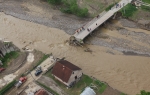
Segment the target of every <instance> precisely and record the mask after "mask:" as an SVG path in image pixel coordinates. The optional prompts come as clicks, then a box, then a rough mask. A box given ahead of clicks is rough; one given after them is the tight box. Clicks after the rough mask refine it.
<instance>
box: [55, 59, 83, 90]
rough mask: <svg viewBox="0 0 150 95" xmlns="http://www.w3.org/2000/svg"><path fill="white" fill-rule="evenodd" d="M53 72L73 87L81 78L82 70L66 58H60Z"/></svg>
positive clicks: (57, 77) (56, 76)
mask: <svg viewBox="0 0 150 95" xmlns="http://www.w3.org/2000/svg"><path fill="white" fill-rule="evenodd" d="M52 74H53V76H54V77H55V78H56V79H57V80H59V81H61V82H62V83H64V84H65V85H67V86H68V87H71V86H72V85H74V84H75V83H76V82H77V81H79V80H80V78H81V76H82V70H81V69H80V68H79V67H77V66H75V65H73V64H72V63H70V62H68V61H66V60H60V61H57V62H56V64H55V66H54V68H53V70H52Z"/></svg>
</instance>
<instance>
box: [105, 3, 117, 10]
mask: <svg viewBox="0 0 150 95" xmlns="http://www.w3.org/2000/svg"><path fill="white" fill-rule="evenodd" d="M114 5H115V4H111V5H109V6H108V7H107V8H106V9H105V11H109V10H110V9H111V8H112V7H113V6H114Z"/></svg>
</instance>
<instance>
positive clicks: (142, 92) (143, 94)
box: [137, 90, 150, 95]
mask: <svg viewBox="0 0 150 95" xmlns="http://www.w3.org/2000/svg"><path fill="white" fill-rule="evenodd" d="M137 95H150V92H146V91H145V90H142V91H141V94H137Z"/></svg>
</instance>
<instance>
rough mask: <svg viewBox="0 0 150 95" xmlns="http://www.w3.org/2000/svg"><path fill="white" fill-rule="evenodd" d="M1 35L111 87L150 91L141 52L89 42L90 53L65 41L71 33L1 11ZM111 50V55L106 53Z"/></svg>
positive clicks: (146, 60)
mask: <svg viewBox="0 0 150 95" xmlns="http://www.w3.org/2000/svg"><path fill="white" fill-rule="evenodd" d="M0 16H1V18H0V22H1V24H0V27H1V28H0V37H1V38H5V39H6V40H10V41H13V43H14V44H15V45H17V46H18V47H19V48H23V47H24V46H27V47H29V48H34V49H37V50H40V51H42V52H44V53H51V52H52V53H53V54H54V56H57V57H66V60H68V61H70V62H72V63H74V64H75V65H77V66H79V67H81V68H82V69H83V72H84V73H86V74H88V75H90V76H93V77H96V78H97V79H99V80H102V81H105V82H107V83H108V84H109V85H110V86H111V87H113V88H115V89H118V90H119V91H122V92H124V93H128V94H131V95H135V94H137V93H139V92H140V90H143V89H144V90H147V91H149V90H150V88H149V86H150V77H148V76H147V74H148V73H150V71H149V69H150V59H149V58H148V57H142V56H124V55H122V53H120V52H118V51H115V50H112V49H110V48H106V47H101V46H94V45H89V46H88V47H89V48H90V49H91V50H92V51H93V52H92V54H91V53H88V52H84V48H80V47H72V46H69V45H68V44H67V43H65V41H66V40H68V38H69V37H70V36H69V35H67V34H66V33H65V32H63V31H62V30H59V29H55V28H49V27H46V26H43V25H39V24H35V23H31V22H27V21H24V20H20V19H17V18H14V17H12V16H8V15H5V14H3V13H0ZM107 51H111V52H113V53H114V55H112V54H110V53H107Z"/></svg>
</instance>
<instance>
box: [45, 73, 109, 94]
mask: <svg viewBox="0 0 150 95" xmlns="http://www.w3.org/2000/svg"><path fill="white" fill-rule="evenodd" d="M46 76H48V77H50V78H52V79H53V80H54V81H55V82H56V83H57V84H58V85H59V86H60V87H61V88H62V89H63V90H64V91H65V92H66V93H67V94H69V95H79V94H80V93H81V92H82V91H83V90H84V89H85V88H86V87H87V86H95V88H93V89H94V90H95V92H96V93H97V94H96V95H100V94H101V93H103V92H104V90H105V89H106V88H107V85H106V84H105V83H103V82H100V81H99V80H93V79H92V78H90V77H89V76H87V75H83V76H82V78H81V80H80V81H79V82H78V83H77V84H75V86H73V87H72V88H69V89H67V88H66V86H65V85H64V84H62V83H61V82H59V81H58V80H56V79H55V78H54V77H53V76H52V74H51V71H48V72H47V73H46Z"/></svg>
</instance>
